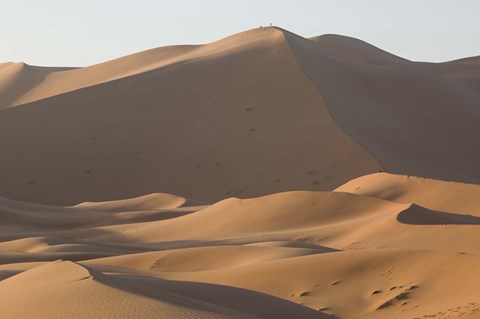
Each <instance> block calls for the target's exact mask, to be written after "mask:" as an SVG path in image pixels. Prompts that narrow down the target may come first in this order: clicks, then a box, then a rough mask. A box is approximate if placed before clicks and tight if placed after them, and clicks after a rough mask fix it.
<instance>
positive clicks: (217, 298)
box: [86, 266, 339, 319]
mask: <svg viewBox="0 0 480 319" xmlns="http://www.w3.org/2000/svg"><path fill="white" fill-rule="evenodd" d="M90 267H91V266H86V268H90ZM96 279H97V280H98V281H99V282H101V283H103V284H105V285H108V286H111V287H114V288H117V289H121V290H124V291H128V292H129V293H133V294H137V295H141V296H145V297H149V298H154V299H158V300H163V298H164V297H165V294H167V295H173V296H179V297H180V298H179V305H180V306H185V304H182V300H185V299H184V298H188V299H193V300H196V301H199V302H201V303H206V304H211V305H216V306H220V307H219V309H225V310H234V311H238V312H240V313H243V314H249V315H253V316H256V317H259V318H264V319H270V318H272V319H273V318H275V319H283V318H284V319H287V318H304V319H309V318H312V319H313V318H317V319H339V318H338V317H336V316H333V315H330V314H326V313H323V312H321V311H317V310H314V309H311V308H308V307H305V306H303V305H300V304H297V303H294V302H291V301H289V300H285V299H282V298H279V297H275V296H272V295H268V294H265V293H261V292H257V291H253V290H248V289H243V288H237V287H232V286H224V285H218V284H211V283H202V282H191V281H175V280H165V279H159V278H152V277H148V276H142V275H140V276H139V275H126V274H115V275H113V274H109V275H102V276H99V277H98V278H96ZM182 297H183V298H182ZM174 300H175V299H173V301H174ZM169 302H172V299H169ZM189 307H191V308H196V307H197V304H196V303H192V304H189Z"/></svg>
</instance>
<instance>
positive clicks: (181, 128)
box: [0, 28, 480, 319]
mask: <svg viewBox="0 0 480 319" xmlns="http://www.w3.org/2000/svg"><path fill="white" fill-rule="evenodd" d="M478 63H479V58H478V57H472V58H467V59H462V60H457V61H451V62H445V63H424V62H413V61H409V60H406V59H403V58H401V57H398V56H395V55H393V54H390V53H388V52H385V51H383V50H381V49H379V48H376V47H374V46H372V45H370V44H368V43H366V42H363V41H361V40H358V39H354V38H349V37H344V36H339V35H324V36H319V37H314V38H310V39H306V38H303V37H300V36H298V35H295V34H293V33H291V32H289V31H286V30H283V29H280V28H261V29H254V30H250V31H246V32H243V33H240V34H236V35H233V36H231V37H228V38H225V39H222V40H219V41H217V42H213V43H210V44H205V45H196V46H193V45H185V46H172V47H164V48H158V49H152V50H149V51H145V52H140V53H137V54H133V55H129V56H126V57H122V58H119V59H116V60H112V61H108V62H104V63H100V64H97V65H92V66H88V67H84V68H47V67H37V66H31V65H27V64H25V63H2V64H0V136H1V138H0V151H1V156H0V196H2V197H0V318H2V319H3V318H6V319H13V318H15V319H17V318H28V319H30V318H48V319H57V318H58V319H60V318H62V319H64V318H89V319H90V318H173V319H176V318H178V319H181V318H202V319H203V318H212V319H213V318H245V319H247V318H249V319H253V318H256V319H259V318H263V319H267V318H272V319H278V318H280V319H282V318H285V319H287V318H288V319H291V318H330V319H339V318H341V319H354V318H372V319H375V318H379V319H380V318H400V319H412V318H415V319H419V318H444V319H447V318H467V319H474V318H480V301H479V300H480V293H479V290H478V287H479V286H480V276H479V272H478V269H480V258H479V256H480V247H479V245H478V243H479V242H480V232H479V229H480V186H479V185H478V183H479V181H480V175H479V174H480V166H479V163H480V153H479V152H480V148H479V147H478V146H477V144H478V143H477V137H478V136H480V125H478V124H479V122H480V109H479V108H478V104H479V102H480V95H479V94H480V93H479V92H480V91H479V89H480V87H479V85H478V84H479V83H480V82H479V81H478V80H479V79H480V73H479V71H478V68H477V65H478ZM379 171H387V172H388V173H386V172H379ZM415 176H418V177H415ZM440 179H443V180H440ZM174 194H175V195H174Z"/></svg>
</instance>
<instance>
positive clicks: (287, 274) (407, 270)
mask: <svg viewBox="0 0 480 319" xmlns="http://www.w3.org/2000/svg"><path fill="white" fill-rule="evenodd" d="M348 191H350V192H352V193H353V194H352V193H348ZM476 191H477V186H476V185H468V184H458V183H449V182H443V181H436V180H430V179H422V178H416V177H406V176H399V175H392V174H386V173H382V174H373V175H367V176H363V177H360V178H358V179H355V180H353V181H351V182H349V183H347V184H345V185H343V186H341V187H339V188H338V189H337V190H335V191H333V192H308V191H297V192H285V193H279V194H272V195H267V196H262V197H258V198H252V199H239V198H229V199H225V200H222V201H220V202H218V203H216V204H213V205H205V206H182V205H184V202H185V200H184V198H183V197H179V196H175V195H168V194H150V195H147V196H143V197H138V198H134V199H127V200H119V201H111V202H107V203H90V204H84V205H79V206H73V207H53V206H46V205H36V204H29V203H22V202H17V201H12V200H7V199H2V200H0V220H1V222H2V223H1V226H0V227H2V228H1V229H2V232H1V234H0V241H1V242H0V294H1V295H2V298H1V300H0V315H1V316H2V318H3V317H5V318H31V317H32V316H33V315H35V316H36V318H42V319H43V318H53V319H55V318H78V317H79V316H80V317H81V316H86V317H92V316H95V315H98V314H99V313H101V315H102V317H104V318H119V317H122V316H127V317H128V316H130V317H139V316H141V317H142V318H165V316H167V317H168V318H183V317H185V316H188V317H191V318H199V319H203V318H297V317H301V318H332V319H333V318H337V319H338V318H346V319H349V318H352V319H353V318H368V319H370V318H372V319H374V318H385V317H396V318H402V319H403V318H405V319H408V318H412V317H422V316H433V315H438V314H439V313H444V314H454V313H455V312H456V311H457V310H458V311H461V312H462V313H465V315H468V316H471V317H472V318H475V316H478V315H479V314H480V303H478V301H477V300H478V298H480V296H479V295H478V291H476V290H469V289H466V288H465V287H472V285H473V287H476V286H477V285H480V282H477V281H478V280H479V279H478V278H480V276H478V269H480V268H479V267H480V259H479V258H478V254H479V253H480V251H479V250H478V245H477V243H478V241H479V240H480V237H479V236H480V235H479V232H478V225H479V224H480V223H479V220H480V216H479V214H478V212H477V213H475V212H472V213H470V214H469V213H465V212H466V211H469V210H470V209H471V208H472V207H474V206H472V205H474V203H475V200H477V197H475V199H473V200H472V201H467V198H464V197H465V196H467V195H468V196H470V195H471V194H472V193H470V192H473V193H475V192H476ZM354 192H357V193H354ZM459 196H460V197H459ZM468 196H467V197H468ZM435 197H436V198H441V199H442V201H441V202H437V201H435V200H434V198H435ZM385 198H389V199H391V200H386V199H385ZM459 198H464V201H463V202H459ZM392 200H395V202H394V201H392ZM407 200H408V201H411V202H414V204H410V203H407V202H405V201H407ZM421 204H426V205H427V206H430V207H429V208H426V207H422V206H421ZM439 205H443V206H444V207H443V208H444V209H443V210H442V209H441V208H442V207H440V209H439V207H438V206H439ZM432 206H437V209H433V208H432ZM477 207H478V206H477ZM135 209H139V210H138V211H137V210H135ZM455 210H456V211H455ZM469 215H470V216H469ZM27 221H28V223H27ZM451 269H456V270H458V271H455V272H452V271H451ZM32 285H33V286H32ZM446 289H454V290H455V291H457V292H456V293H455V295H454V296H447V295H446V294H445V293H444V292H445V290H446ZM266 305H268V306H266ZM417 305H418V306H417ZM92 311H94V312H95V313H93V312H92ZM359 314H360V315H359Z"/></svg>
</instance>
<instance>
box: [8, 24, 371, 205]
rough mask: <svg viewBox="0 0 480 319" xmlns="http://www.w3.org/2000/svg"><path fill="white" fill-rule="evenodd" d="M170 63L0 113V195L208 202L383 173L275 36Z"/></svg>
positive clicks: (236, 41) (234, 42)
mask: <svg viewBox="0 0 480 319" xmlns="http://www.w3.org/2000/svg"><path fill="white" fill-rule="evenodd" d="M179 59H180V60H181V61H179V62H176V63H173V64H168V65H166V66H164V67H160V68H157V69H153V70H151V71H149V72H144V73H140V74H137V75H134V76H130V77H126V78H122V79H118V80H115V81H110V82H106V83H102V84H98V85H94V86H90V87H88V88H84V89H80V90H76V91H73V92H69V93H65V94H60V95H58V96H53V97H50V98H47V99H43V100H40V101H36V102H33V103H30V104H24V105H20V106H16V107H13V108H9V109H5V110H2V111H0V112H1V116H0V134H1V135H2V136H8V138H5V139H0V149H2V152H3V154H4V156H2V157H0V175H1V176H2V179H1V180H0V193H1V194H3V196H5V197H8V198H14V199H18V200H24V201H30V202H40V203H49V204H56V205H58V204H60V205H72V204H76V203H78V202H83V201H92V200H93V201H105V200H112V199H120V198H128V197H135V196H139V195H143V194H146V193H154V192H167V193H173V194H182V195H183V196H186V197H187V198H194V199H197V200H200V201H207V202H211V201H217V200H219V199H223V198H225V197H230V196H244V197H245V196H259V195H263V194H268V193H274V192H279V191H285V190H295V189H310V190H322V189H323V190H328V189H332V188H334V187H337V186H339V185H340V184H341V183H343V182H344V181H345V180H348V179H350V178H351V177H352V176H355V177H356V176H359V175H363V174H366V173H370V172H375V171H378V170H379V169H380V166H379V165H378V164H377V161H376V160H375V159H374V158H373V157H372V156H371V155H370V154H369V153H367V152H366V151H365V150H364V149H363V147H362V146H360V145H359V144H357V143H356V142H355V141H354V140H353V139H351V138H350V137H349V136H348V135H347V134H346V133H345V132H344V131H343V130H342V129H341V128H339V127H338V126H337V124H336V123H335V122H334V121H333V120H332V119H331V117H330V115H329V113H328V112H327V109H326V108H325V106H324V103H323V99H322V97H321V96H320V95H319V93H318V90H317V89H316V88H315V87H314V86H313V85H312V83H311V81H310V80H309V79H308V78H307V77H306V76H305V73H304V72H303V71H302V70H301V69H300V67H299V66H298V64H297V62H296V60H295V59H294V57H293V56H292V51H291V48H290V47H289V46H288V44H287V42H286V40H285V37H284V33H283V31H281V30H278V29H275V28H264V29H257V30H251V31H247V32H244V33H240V34H237V35H234V36H232V37H229V38H226V39H223V40H221V41H218V42H214V43H212V44H208V45H204V46H199V47H197V48H195V49H193V50H191V51H189V53H186V54H185V55H184V56H182V57H181V58H179ZM72 72H73V71H72ZM75 72H76V71H75ZM79 72H80V71H79ZM287 128H288V129H287ZM339 145H340V146H341V147H339ZM27 150H28V151H27ZM92 154H95V155H94V156H93V155H92ZM205 180H208V181H209V183H205V182H204V181H205Z"/></svg>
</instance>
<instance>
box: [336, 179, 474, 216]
mask: <svg viewBox="0 0 480 319" xmlns="http://www.w3.org/2000/svg"><path fill="white" fill-rule="evenodd" d="M335 191H337V192H347V193H354V194H359V195H367V196H372V197H376V198H381V199H385V200H390V201H394V202H398V203H416V204H418V205H420V206H423V207H426V208H429V209H432V210H438V211H444V212H454V213H459V214H475V215H480V214H479V207H480V186H479V185H474V184H463V183H452V182H445V181H439V180H433V179H427V178H421V177H414V176H402V175H394V174H387V173H377V174H371V175H366V176H362V177H359V178H356V179H354V180H352V181H350V182H348V183H346V184H344V185H342V186H340V187H339V188H337V189H336V190H335Z"/></svg>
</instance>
